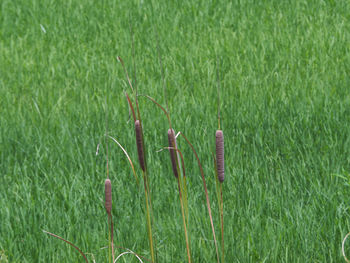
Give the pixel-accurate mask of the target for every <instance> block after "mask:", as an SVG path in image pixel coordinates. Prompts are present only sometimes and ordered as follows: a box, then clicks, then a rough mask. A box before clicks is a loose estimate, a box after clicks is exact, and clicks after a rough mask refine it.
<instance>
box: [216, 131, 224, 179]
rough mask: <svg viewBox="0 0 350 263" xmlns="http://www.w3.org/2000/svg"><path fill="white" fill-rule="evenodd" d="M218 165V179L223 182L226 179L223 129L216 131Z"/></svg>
mask: <svg viewBox="0 0 350 263" xmlns="http://www.w3.org/2000/svg"><path fill="white" fill-rule="evenodd" d="M216 167H217V170H218V179H219V181H220V182H221V183H222V182H223V181H224V179H225V172H224V134H223V132H222V130H217V131H216Z"/></svg>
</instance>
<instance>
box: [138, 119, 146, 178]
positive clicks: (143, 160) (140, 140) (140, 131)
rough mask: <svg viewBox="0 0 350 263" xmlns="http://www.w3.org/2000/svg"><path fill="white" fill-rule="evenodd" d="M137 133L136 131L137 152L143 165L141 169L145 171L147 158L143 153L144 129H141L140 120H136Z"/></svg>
mask: <svg viewBox="0 0 350 263" xmlns="http://www.w3.org/2000/svg"><path fill="white" fill-rule="evenodd" d="M135 133H136V145H137V154H138V156H139V162H140V166H141V169H142V170H143V171H144V172H145V171H146V166H145V158H144V155H143V141H142V130H141V123H140V121H139V120H136V121H135Z"/></svg>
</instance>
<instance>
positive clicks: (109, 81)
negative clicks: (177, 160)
mask: <svg viewBox="0 0 350 263" xmlns="http://www.w3.org/2000/svg"><path fill="white" fill-rule="evenodd" d="M0 14H1V15H0V47H1V48H0V221H1V224H0V251H2V252H1V253H2V254H5V255H6V257H7V258H8V260H9V262H78V261H79V260H81V258H80V255H79V254H78V253H76V252H75V251H74V250H71V249H67V248H66V247H65V245H64V244H62V243H61V241H59V240H55V239H49V237H48V236H46V235H44V234H43V233H42V231H41V230H42V229H46V230H49V231H51V232H54V233H55V234H57V235H60V236H64V237H65V238H66V239H67V240H72V241H73V240H74V244H76V245H77V246H79V248H80V249H81V250H82V251H83V252H90V253H93V254H94V256H95V258H96V261H97V262H105V260H106V258H107V257H106V255H107V254H108V252H107V250H108V249H107V250H106V249H102V250H101V248H102V247H105V246H106V244H108V240H107V237H106V235H105V233H107V229H108V225H107V224H106V220H105V219H106V214H105V211H104V209H103V206H104V201H103V196H104V194H103V188H102V187H101V185H103V182H104V179H105V175H106V171H105V169H106V166H105V155H104V153H105V149H104V147H103V146H101V153H100V154H99V155H98V156H96V154H95V151H96V146H97V144H98V143H99V140H100V137H101V135H103V134H105V110H106V109H105V104H104V102H105V97H106V92H105V90H106V88H108V90H109V94H108V96H109V105H110V106H109V109H108V112H109V113H108V122H109V134H110V135H111V136H113V137H117V138H118V140H120V141H121V142H122V143H123V145H124V146H125V147H126V148H127V149H128V152H129V154H130V156H131V158H132V159H133V161H135V160H136V158H137V152H136V149H135V147H134V140H135V139H134V134H133V133H132V132H129V131H131V130H132V129H133V122H128V114H129V113H128V107H127V103H126V100H125V95H124V91H126V90H128V85H127V82H126V80H125V77H124V73H123V70H122V68H121V67H120V66H119V65H118V64H117V61H116V59H115V58H116V56H118V55H120V56H122V57H123V59H124V61H125V64H126V65H127V67H128V71H129V72H130V75H131V78H132V80H134V79H135V78H134V76H135V75H136V78H137V83H138V87H139V93H140V94H147V95H150V96H151V97H153V98H155V99H156V100H157V101H159V102H162V103H165V102H164V100H163V89H162V81H161V72H160V68H159V64H158V59H157V45H156V33H155V32H158V36H159V52H160V53H161V55H162V60H163V61H162V62H163V66H164V76H165V84H166V87H167V97H168V103H169V108H170V109H169V110H170V112H171V117H172V123H173V124H174V129H175V130H180V131H182V132H183V133H184V134H186V136H187V137H188V139H189V140H190V141H191V142H192V143H193V144H194V147H195V148H196V151H197V152H198V155H199V156H200V158H201V162H202V165H203V169H204V170H205V175H206V180H207V184H208V192H209V195H210V199H211V200H215V181H214V166H213V162H212V159H211V155H210V154H208V153H210V152H212V151H214V149H215V143H214V141H213V139H212V138H213V136H212V135H213V133H214V131H215V130H216V129H217V118H216V107H217V103H216V93H217V91H216V61H217V60H216V57H220V60H219V61H220V65H219V66H220V76H221V105H222V107H221V124H222V130H223V131H224V132H225V183H224V184H223V185H222V187H223V193H224V194H225V200H224V201H225V213H224V222H225V260H226V262H263V261H264V260H265V262H310V261H312V262H341V261H342V260H343V258H342V253H341V242H342V239H343V237H344V236H345V235H346V233H348V232H349V229H350V220H349V204H348V202H347V200H348V197H349V194H350V188H349V185H348V181H346V180H344V178H347V177H348V173H349V170H350V159H349V156H350V152H349V151H350V150H349V149H350V139H349V138H350V129H349V128H350V127H349V126H350V125H349V123H350V94H349V88H348V87H349V84H350V78H349V65H350V50H349V45H348V43H349V40H350V33H349V32H350V30H349V23H348V21H349V19H350V17H349V14H350V6H349V3H348V2H347V1H323V2H321V1H305V0H303V1H302V0H298V1H291V2H288V1H259V2H257V1H244V2H243V1H232V2H231V3H227V1H209V2H203V3H200V4H194V3H189V2H174V3H168V2H167V3H158V2H147V1H133V2H129V1H123V2H120V1H99V2H96V1H78V0H71V1H61V2H57V1H50V0H49V1H20V0H17V1H10V0H2V1H1V3H0ZM130 23H131V24H132V28H133V32H134V45H135V56H134V60H135V65H136V66H135V68H136V70H134V68H133V66H131V65H132V52H131V50H132V49H131V42H132V41H131V34H130ZM139 101H140V109H141V111H142V120H143V123H142V125H143V128H144V132H145V134H144V137H145V140H147V150H146V153H145V154H146V159H147V165H148V166H149V169H151V170H152V171H157V172H155V173H153V172H152V174H150V182H149V183H150V189H151V195H152V206H153V211H154V222H155V224H154V226H153V228H152V230H153V231H154V232H153V233H154V235H155V236H156V238H155V240H156V241H155V244H154V247H155V249H156V250H157V257H158V261H159V262H182V261H183V260H184V251H186V247H185V243H184V242H183V232H182V221H181V215H180V214H179V211H180V210H181V209H180V204H179V202H178V199H177V198H178V197H177V196H176V195H174V193H175V192H176V191H177V189H176V187H177V186H176V185H174V183H173V179H174V178H173V176H172V174H171V164H170V162H169V157H168V156H167V155H165V154H157V153H156V151H157V150H158V149H160V148H162V147H164V146H166V145H167V138H166V136H165V133H164V131H166V130H167V129H168V128H169V127H168V124H167V121H166V119H165V118H164V116H162V114H160V113H159V110H158V109H156V108H155V107H154V105H151V104H150V103H149V102H146V100H142V99H141V98H140V99H139ZM175 125H176V126H175ZM198 131H200V132H198ZM180 143H181V144H182V142H180ZM179 148H181V150H182V153H183V155H184V157H185V158H186V159H185V162H186V177H187V179H186V180H187V183H188V188H187V192H188V204H189V214H190V215H191V224H190V229H189V230H188V231H189V232H190V233H198V234H196V235H192V236H191V258H192V261H193V262H215V260H216V252H215V249H213V241H212V231H211V228H210V226H209V220H208V217H207V216H206V213H207V210H206V209H207V208H206V205H205V201H204V200H205V196H204V193H203V190H202V185H201V184H202V181H201V178H200V172H199V169H198V166H197V163H196V159H195V158H194V157H193V156H192V153H191V150H190V149H189V148H188V147H185V144H183V145H182V146H181V145H179ZM164 163H167V164H168V165H167V166H164V165H163V164H164ZM109 169H110V178H111V180H112V182H113V198H114V199H113V204H114V205H113V213H114V214H113V219H114V221H115V223H116V225H117V226H118V227H117V228H116V233H115V242H116V244H117V245H120V246H122V247H126V248H129V249H131V250H133V251H135V252H136V253H138V254H141V255H143V256H145V257H147V258H151V256H150V254H149V245H148V238H147V231H146V229H145V227H144V218H143V215H144V213H143V212H140V211H142V209H143V198H144V197H143V193H142V184H140V186H139V187H135V185H136V184H135V180H134V178H133V175H132V171H131V170H130V165H129V163H128V160H126V158H125V156H123V153H122V152H121V151H120V149H117V147H110V149H109ZM341 176H342V177H341ZM131 182H132V183H131ZM140 188H141V189H140ZM116 204H118V206H117V205H116ZM169 204H171V205H169ZM211 205H212V211H214V212H213V213H214V214H213V216H214V222H215V224H216V231H219V226H218V223H219V222H220V218H219V214H218V213H217V212H215V211H218V207H217V205H216V203H215V202H212V203H211ZM131 222H132V223H131ZM174 233H180V234H174ZM116 250H118V249H117V248H116ZM345 250H346V251H347V255H348V254H349V248H346V247H345ZM116 253H121V251H116ZM125 259H126V260H128V259H127V256H125ZM131 260H134V259H132V258H131V256H130V261H131ZM135 262H137V261H136V259H135Z"/></svg>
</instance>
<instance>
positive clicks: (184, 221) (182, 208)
mask: <svg viewBox="0 0 350 263" xmlns="http://www.w3.org/2000/svg"><path fill="white" fill-rule="evenodd" d="M177 183H178V187H179V196H180V204H181V214H182V222H183V224H184V231H185V239H186V249H187V258H188V263H191V253H190V246H189V241H188V235H187V228H186V219H185V212H184V205H183V201H182V194H181V185H180V179H179V177H178V178H177Z"/></svg>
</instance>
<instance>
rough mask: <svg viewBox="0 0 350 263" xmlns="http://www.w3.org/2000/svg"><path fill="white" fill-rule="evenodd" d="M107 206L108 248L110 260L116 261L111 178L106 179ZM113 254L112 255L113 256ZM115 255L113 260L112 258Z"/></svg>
mask: <svg viewBox="0 0 350 263" xmlns="http://www.w3.org/2000/svg"><path fill="white" fill-rule="evenodd" d="M105 208H106V212H107V215H108V240H109V242H108V250H109V261H110V262H111V261H112V262H114V245H113V243H114V241H113V221H112V183H111V180H110V179H108V178H107V179H106V180H105ZM111 255H112V256H111ZM112 257H113V260H112Z"/></svg>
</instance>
